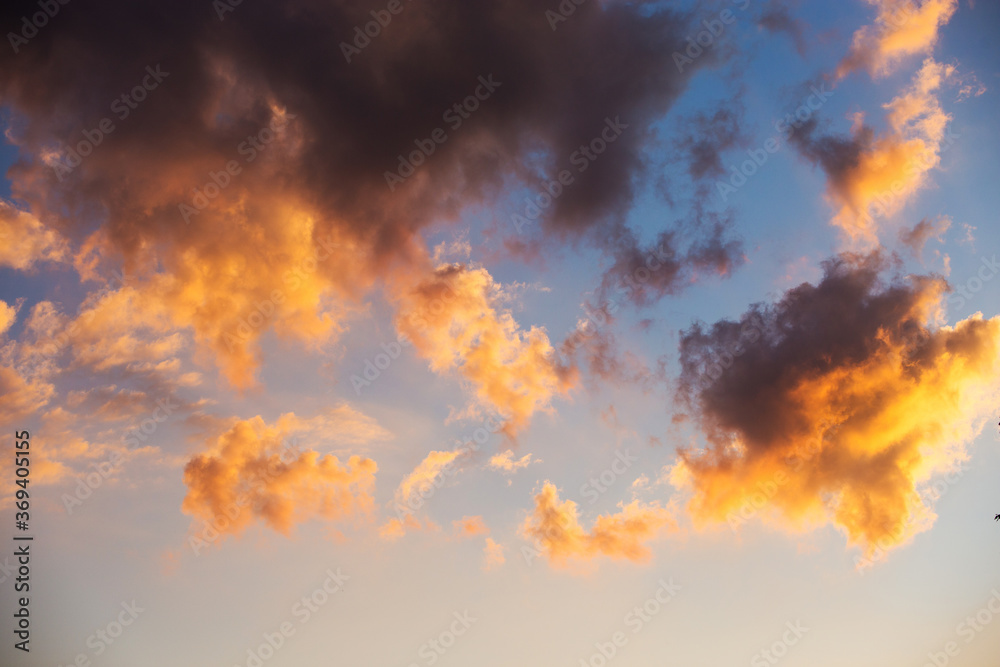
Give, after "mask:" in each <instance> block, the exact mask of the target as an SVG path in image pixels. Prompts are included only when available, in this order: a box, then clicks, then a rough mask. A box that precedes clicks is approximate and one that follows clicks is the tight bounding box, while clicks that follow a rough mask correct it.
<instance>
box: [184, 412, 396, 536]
mask: <svg viewBox="0 0 1000 667" xmlns="http://www.w3.org/2000/svg"><path fill="white" fill-rule="evenodd" d="M301 424H302V420H300V419H299V418H297V417H296V416H295V415H294V414H292V413H288V414H285V415H282V416H281V417H280V418H279V419H278V420H277V421H276V422H275V423H274V424H271V425H269V424H267V423H266V422H265V421H264V420H263V419H262V418H261V417H259V416H258V417H252V418H250V419H245V420H239V421H237V422H236V423H235V424H233V425H232V426H231V427H230V428H229V429H228V430H227V431H225V432H224V433H222V434H221V435H220V436H218V437H217V438H216V439H215V441H214V442H213V443H211V445H210V449H209V451H208V452H206V453H203V454H197V455H195V456H193V457H192V458H191V459H190V460H189V461H188V463H187V465H186V466H185V467H184V483H185V484H186V485H187V487H188V492H187V495H186V496H185V498H184V501H183V504H182V506H181V507H182V509H183V510H184V512H185V513H186V514H191V515H193V516H195V517H197V518H200V519H202V520H204V521H206V522H209V523H210V524H211V525H213V526H218V525H219V524H222V525H224V528H222V530H223V531H224V532H226V533H229V534H233V535H239V534H240V533H242V532H243V531H244V530H245V529H246V528H247V527H249V526H250V525H252V524H253V523H254V522H257V521H259V522H262V523H264V524H266V525H267V526H269V527H270V528H272V529H274V530H276V531H278V532H280V533H282V534H284V535H287V534H289V533H290V532H291V530H292V529H293V528H294V526H295V525H296V524H299V523H302V522H304V521H308V520H310V519H317V518H318V519H332V520H337V519H344V518H349V517H353V516H358V515H364V514H366V513H368V512H370V511H371V509H372V508H373V501H372V496H371V492H372V490H373V488H374V485H375V473H376V471H377V470H378V466H377V465H376V463H375V461H373V460H371V459H368V458H362V457H360V456H352V457H351V458H350V459H348V461H347V462H346V463H342V462H341V461H340V460H339V459H338V458H337V457H336V456H333V455H331V454H325V455H324V454H321V453H319V452H317V451H315V450H311V449H310V450H304V451H290V450H288V449H287V448H285V447H283V443H284V442H285V440H286V438H287V437H288V435H289V434H290V433H292V432H294V431H295V430H296V428H298V427H300V426H301ZM226 518H228V521H226Z"/></svg>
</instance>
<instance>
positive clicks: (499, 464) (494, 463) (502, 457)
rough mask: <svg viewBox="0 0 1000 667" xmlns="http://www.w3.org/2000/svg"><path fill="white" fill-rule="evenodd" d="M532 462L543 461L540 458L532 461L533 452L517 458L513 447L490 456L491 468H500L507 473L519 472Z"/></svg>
mask: <svg viewBox="0 0 1000 667" xmlns="http://www.w3.org/2000/svg"><path fill="white" fill-rule="evenodd" d="M532 463H541V461H540V460H539V459H535V460H534V461H532V460H531V454H525V455H524V456H522V457H521V458H519V459H515V458H514V451H513V450H511V449H508V450H507V451H504V452H500V453H499V454H494V455H493V456H491V457H490V468H492V469H493V470H500V471H502V472H505V473H513V472H517V471H518V470H521V469H522V468H527V467H528V466H529V465H531V464H532Z"/></svg>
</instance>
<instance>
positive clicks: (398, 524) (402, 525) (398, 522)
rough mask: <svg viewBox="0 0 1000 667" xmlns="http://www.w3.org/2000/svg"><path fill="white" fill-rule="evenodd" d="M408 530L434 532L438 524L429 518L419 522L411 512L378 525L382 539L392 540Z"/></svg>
mask: <svg viewBox="0 0 1000 667" xmlns="http://www.w3.org/2000/svg"><path fill="white" fill-rule="evenodd" d="M408 530H409V531H428V532H436V531H438V530H440V526H438V525H437V524H436V523H434V522H433V521H431V520H430V519H425V520H424V522H423V523H420V519H418V518H417V517H415V516H413V515H412V514H404V515H403V516H402V517H401V518H399V517H397V518H393V519H389V520H388V521H386V522H385V523H384V524H383V525H381V526H379V529H378V534H379V537H381V538H382V539H385V540H390V541H392V540H398V539H399V538H401V537H403V536H404V535H406V531H408Z"/></svg>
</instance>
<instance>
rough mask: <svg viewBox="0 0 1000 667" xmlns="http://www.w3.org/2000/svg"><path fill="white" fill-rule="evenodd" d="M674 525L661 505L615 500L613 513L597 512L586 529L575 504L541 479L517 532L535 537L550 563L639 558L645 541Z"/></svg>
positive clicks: (643, 558) (644, 552) (644, 553)
mask: <svg viewBox="0 0 1000 667" xmlns="http://www.w3.org/2000/svg"><path fill="white" fill-rule="evenodd" d="M674 527H676V524H675V522H674V519H673V515H672V513H671V512H670V511H669V510H667V509H666V508H663V507H660V506H659V505H655V504H653V505H641V504H639V501H637V500H633V501H632V502H630V503H628V504H627V505H626V504H619V511H618V512H617V513H615V514H606V515H601V516H599V517H597V519H596V520H595V521H594V525H593V527H592V528H591V529H590V530H589V531H587V530H585V529H584V528H583V527H582V526H581V525H580V521H579V518H578V515H577V506H576V503H575V502H573V501H572V500H567V501H565V502H561V501H560V500H559V491H558V490H557V489H556V487H555V485H554V484H552V483H551V482H548V481H546V482H545V484H544V485H543V486H542V490H541V491H540V492H539V493H538V494H537V495H536V496H535V507H534V510H533V511H532V513H531V514H530V515H529V516H528V517H526V518H525V520H524V523H523V524H522V526H521V533H522V535H524V537H525V538H527V539H530V540H533V541H535V543H536V545H538V548H539V549H540V550H541V552H542V553H544V554H545V556H546V557H547V558H548V560H549V562H550V563H551V564H552V565H553V566H555V567H566V566H567V565H570V564H571V561H588V560H591V559H593V558H595V557H596V556H600V555H603V556H607V557H609V558H613V559H625V560H630V561H634V562H644V561H646V560H648V559H649V556H650V552H649V549H648V548H647V547H646V544H645V543H646V541H648V540H651V539H653V538H655V537H657V536H658V535H660V534H661V533H662V532H663V531H665V530H668V529H671V528H674Z"/></svg>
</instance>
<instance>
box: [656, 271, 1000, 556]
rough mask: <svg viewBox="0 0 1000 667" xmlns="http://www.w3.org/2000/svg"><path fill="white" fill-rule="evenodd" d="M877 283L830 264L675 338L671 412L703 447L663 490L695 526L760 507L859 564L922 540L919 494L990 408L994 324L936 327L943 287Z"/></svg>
mask: <svg viewBox="0 0 1000 667" xmlns="http://www.w3.org/2000/svg"><path fill="white" fill-rule="evenodd" d="M886 268H887V260H885V259H884V258H883V257H881V256H880V255H878V254H873V255H868V256H857V255H843V256H840V257H837V258H834V259H831V260H828V261H827V262H825V263H824V276H823V279H822V280H821V281H820V282H819V284H817V285H812V284H808V283H803V284H802V285H800V286H798V287H796V288H794V289H791V290H789V291H788V292H786V293H785V295H784V297H783V298H782V299H781V300H780V301H779V302H778V303H777V304H773V305H763V304H758V305H755V306H753V307H752V308H750V309H749V310H748V311H747V312H746V313H745V314H744V315H743V316H742V317H741V318H740V321H739V322H731V321H728V320H721V321H719V322H716V323H715V324H714V325H712V327H711V328H709V329H708V330H705V329H703V328H702V327H701V326H700V325H696V326H694V327H692V328H691V329H690V330H688V331H685V332H683V334H682V337H681V343H680V352H681V362H682V373H681V377H680V382H679V397H680V399H681V400H682V401H683V402H684V403H685V404H687V405H689V406H691V408H692V409H693V410H694V412H695V415H696V417H697V423H698V424H699V425H700V427H701V430H702V431H703V432H704V435H705V437H706V438H707V441H708V448H707V449H705V450H703V451H695V450H690V449H685V450H682V451H680V452H679V454H680V461H679V463H678V465H677V466H676V467H675V468H674V470H673V471H672V481H673V482H674V483H675V484H677V485H679V486H681V487H684V488H688V489H689V490H690V491H691V493H692V497H691V501H690V504H689V510H690V512H691V514H692V516H693V517H694V519H695V521H696V523H698V524H700V525H706V524H709V523H711V522H721V521H727V520H728V521H730V522H732V520H733V517H739V516H741V513H744V514H745V508H746V507H747V506H748V505H750V506H753V507H760V506H762V505H766V507H767V510H765V511H763V512H762V515H761V518H765V519H767V520H769V521H773V522H774V523H776V524H777V525H779V526H783V527H785V528H788V529H789V530H805V529H810V528H815V527H817V526H820V525H823V524H827V523H831V524H833V525H836V526H837V527H838V528H840V529H841V530H842V531H843V532H844V533H846V535H847V538H848V542H849V544H851V545H858V546H860V547H861V548H862V549H864V550H865V551H866V552H869V553H870V552H871V551H872V550H873V548H874V546H875V545H876V544H878V545H880V546H882V547H883V548H885V547H886V546H889V547H891V546H894V545H900V544H904V543H906V542H907V541H909V540H910V539H911V538H912V537H913V536H914V535H915V534H917V533H919V532H921V531H922V530H926V529H927V528H928V527H929V526H930V525H931V523H932V522H933V519H934V513H933V510H932V508H931V507H930V506H928V504H927V503H926V502H925V501H924V499H923V497H922V495H921V493H920V492H921V490H922V488H923V487H924V486H925V485H926V484H928V483H929V481H930V480H932V479H933V478H934V477H935V476H936V475H939V474H942V473H946V472H950V471H953V470H954V469H955V467H956V466H957V465H959V464H960V463H961V462H962V461H964V460H965V459H966V457H967V454H966V446H967V445H968V443H969V442H970V441H971V440H972V438H974V437H975V436H976V435H977V434H978V433H979V432H980V430H981V428H982V426H983V424H984V423H985V420H986V419H988V418H989V416H990V414H991V412H992V410H993V409H994V408H995V407H996V402H995V400H996V398H998V391H1000V385H998V383H997V380H996V378H997V377H998V372H1000V317H995V318H993V319H990V320H984V319H983V318H982V316H981V315H980V314H976V315H974V316H973V317H970V318H968V319H966V320H963V321H961V322H958V323H957V324H955V325H954V326H934V324H933V323H935V322H937V321H938V318H940V317H941V313H942V298H943V295H944V294H945V292H946V291H947V284H946V283H945V281H944V279H943V278H940V277H934V276H929V277H928V276H910V277H907V278H905V279H903V278H897V279H893V280H892V281H889V282H886V281H884V280H883V279H882V278H881V277H880V275H881V272H882V271H884V270H885V269H886ZM719 360H723V362H719ZM716 362H719V363H723V364H724V365H722V366H715V364H716ZM713 368H715V370H712V369H713Z"/></svg>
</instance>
